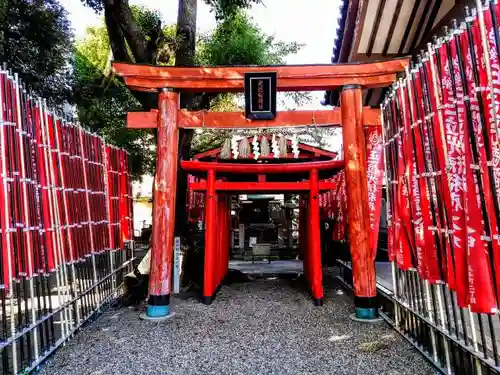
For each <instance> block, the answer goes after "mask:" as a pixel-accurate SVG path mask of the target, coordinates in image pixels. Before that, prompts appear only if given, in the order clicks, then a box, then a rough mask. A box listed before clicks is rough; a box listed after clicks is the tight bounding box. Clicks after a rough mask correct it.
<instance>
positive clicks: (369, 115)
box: [127, 107, 381, 129]
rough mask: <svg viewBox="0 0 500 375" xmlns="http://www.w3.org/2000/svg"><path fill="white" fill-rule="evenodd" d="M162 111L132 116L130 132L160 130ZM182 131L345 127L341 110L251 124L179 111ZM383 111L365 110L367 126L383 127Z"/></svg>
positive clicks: (241, 117)
mask: <svg viewBox="0 0 500 375" xmlns="http://www.w3.org/2000/svg"><path fill="white" fill-rule="evenodd" d="M157 116H158V111H157V110H152V111H150V112H129V113H128V117H127V127H128V128H129V129H148V128H156V126H157ZM178 118H179V127H181V128H184V129H200V128H216V129H217V128H219V129H240V128H243V129H247V128H269V127H296V126H309V125H310V126H341V124H342V119H341V115H340V108H333V109H331V110H321V111H284V112H278V113H277V114H276V118H275V119H274V120H272V121H250V120H247V119H246V118H245V114H244V113H243V112H207V111H198V112H190V111H184V110H181V111H179V114H178ZM380 124H381V122H380V109H378V108H370V107H364V108H363V125H364V126H380Z"/></svg>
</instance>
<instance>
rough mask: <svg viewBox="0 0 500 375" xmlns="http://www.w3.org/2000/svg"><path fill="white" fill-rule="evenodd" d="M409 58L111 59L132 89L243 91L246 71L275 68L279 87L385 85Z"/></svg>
mask: <svg viewBox="0 0 500 375" xmlns="http://www.w3.org/2000/svg"><path fill="white" fill-rule="evenodd" d="M408 63H409V59H408V58H401V59H393V60H388V61H383V62H374V63H365V64H333V65H332V64H328V65H296V66H294V65H284V66H260V67H254V66H237V67H234V66H228V67H166V66H165V67H158V66H149V65H139V64H128V63H118V62H114V63H113V70H114V72H115V73H116V74H117V75H119V76H122V77H123V78H124V80H125V83H126V84H127V85H129V86H134V89H139V90H140V89H141V88H144V89H145V90H148V91H150V90H151V89H154V88H164V87H170V88H177V89H183V90H190V91H218V92H222V91H233V92H234V91H243V88H244V74H245V73H247V72H276V73H277V75H278V82H277V86H278V87H277V88H278V90H279V91H304V90H306V91H312V90H329V89H332V88H334V87H340V86H344V85H348V84H358V85H362V86H364V87H367V88H369V87H383V86H388V85H390V84H391V83H392V82H394V80H395V79H396V74H397V73H398V72H402V71H404V69H405V67H406V66H408Z"/></svg>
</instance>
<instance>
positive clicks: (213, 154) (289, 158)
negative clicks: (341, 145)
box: [192, 136, 339, 164]
mask: <svg viewBox="0 0 500 375" xmlns="http://www.w3.org/2000/svg"><path fill="white" fill-rule="evenodd" d="M267 138H268V141H269V144H271V139H270V137H267ZM247 140H248V143H249V144H250V147H252V141H253V137H247ZM261 140H262V136H261V137H259V139H258V141H259V145H260V142H261ZM297 148H298V156H297V157H295V155H294V154H293V150H292V141H291V140H290V139H287V154H286V155H280V156H279V157H275V156H274V154H273V153H272V150H270V151H271V152H270V153H269V154H268V155H266V156H262V155H259V157H258V158H257V159H255V158H254V157H255V155H254V154H253V153H248V155H247V156H246V157H238V158H237V159H234V158H231V159H224V158H222V157H221V151H222V147H216V148H213V149H210V150H207V151H204V152H201V153H198V154H196V155H194V156H193V157H192V159H193V160H199V161H212V162H215V161H220V162H224V161H226V162H231V163H241V164H246V163H261V162H263V161H265V162H266V163H269V164H271V163H272V164H278V163H290V162H297V163H300V162H307V161H321V160H331V159H337V158H338V156H339V154H338V153H337V152H334V151H328V150H325V149H323V148H320V147H315V146H311V145H308V144H305V143H301V142H299V143H297Z"/></svg>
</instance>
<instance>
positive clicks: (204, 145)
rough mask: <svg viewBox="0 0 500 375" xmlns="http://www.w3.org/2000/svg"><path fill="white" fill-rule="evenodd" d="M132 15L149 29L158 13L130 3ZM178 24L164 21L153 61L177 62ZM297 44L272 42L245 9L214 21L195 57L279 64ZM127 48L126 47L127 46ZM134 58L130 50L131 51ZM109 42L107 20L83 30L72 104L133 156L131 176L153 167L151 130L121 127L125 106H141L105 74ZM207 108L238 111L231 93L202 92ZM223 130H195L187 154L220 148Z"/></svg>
mask: <svg viewBox="0 0 500 375" xmlns="http://www.w3.org/2000/svg"><path fill="white" fill-rule="evenodd" d="M131 9H132V13H133V16H134V18H135V20H136V22H137V24H138V25H139V27H140V28H141V30H143V32H144V33H145V34H148V33H150V32H151V30H152V29H154V28H155V27H156V26H157V25H158V23H159V22H160V20H161V18H160V15H159V14H158V13H157V12H155V11H153V10H150V9H148V8H145V7H131ZM176 38H177V37H176V28H175V26H173V25H168V26H165V27H163V28H162V39H163V40H164V41H165V42H164V45H163V47H162V50H161V51H160V52H159V53H158V55H157V63H158V64H164V65H173V64H174V63H175V53H176V48H177V46H178V45H179V43H180V42H179V41H178V40H176ZM300 47H301V46H300V45H299V44H297V43H284V42H280V41H276V40H275V39H274V38H273V37H269V36H267V35H265V34H264V33H263V32H262V31H261V30H260V29H259V28H258V27H257V26H256V25H255V24H254V23H253V22H252V20H251V18H250V17H249V16H248V15H246V14H245V13H243V12H238V13H235V14H234V15H233V16H232V17H229V18H225V19H223V20H220V21H218V24H217V27H216V28H215V30H213V31H212V32H207V33H205V34H203V35H201V36H200V37H199V38H198V41H197V44H196V55H195V61H196V62H197V63H198V64H202V65H248V64H257V65H270V64H282V63H283V62H284V58H285V56H287V55H288V54H290V53H294V52H296V51H298V50H299V48H300ZM129 53H130V51H129ZM130 59H133V54H130ZM110 60H111V55H110V43H109V35H108V32H107V29H106V27H105V25H104V24H103V25H102V26H100V27H92V28H89V29H88V30H87V34H86V37H85V39H84V40H83V41H81V42H79V43H77V45H76V54H75V63H74V73H75V86H74V93H75V103H76V104H77V110H78V118H79V120H80V122H81V123H82V124H83V125H84V126H86V127H88V128H90V129H91V130H93V131H97V132H99V133H100V134H101V135H103V136H104V137H105V138H106V140H107V141H108V142H111V143H114V144H116V145H118V146H120V147H124V148H126V149H127V150H128V151H129V152H130V153H131V156H132V158H131V159H132V162H133V165H132V166H133V175H134V177H135V178H138V177H139V176H141V175H142V174H144V173H146V172H149V173H152V171H153V169H154V163H153V160H154V142H155V138H154V136H153V134H154V133H153V132H147V131H143V130H141V131H132V130H125V129H124V128H125V116H126V113H127V112H128V111H131V110H134V109H135V110H139V109H140V108H141V103H140V102H139V101H137V100H136V97H135V96H134V95H132V94H131V93H130V92H129V91H128V89H127V87H126V86H125V85H124V84H123V83H122V81H121V80H120V79H118V78H115V77H112V78H109V76H108V74H109V71H110V70H109V69H110ZM204 100H205V101H206V103H207V107H206V108H207V109H208V108H210V109H211V110H215V111H236V110H242V108H240V107H238V104H237V101H236V100H235V96H234V95H233V94H206V95H205V97H204ZM226 135H227V132H226V131H221V130H208V131H204V132H203V133H196V134H194V138H193V144H192V149H191V150H190V153H191V154H195V153H198V152H203V151H205V150H206V149H208V148H211V147H218V146H220V144H221V143H222V142H223V140H224V137H225V136H226Z"/></svg>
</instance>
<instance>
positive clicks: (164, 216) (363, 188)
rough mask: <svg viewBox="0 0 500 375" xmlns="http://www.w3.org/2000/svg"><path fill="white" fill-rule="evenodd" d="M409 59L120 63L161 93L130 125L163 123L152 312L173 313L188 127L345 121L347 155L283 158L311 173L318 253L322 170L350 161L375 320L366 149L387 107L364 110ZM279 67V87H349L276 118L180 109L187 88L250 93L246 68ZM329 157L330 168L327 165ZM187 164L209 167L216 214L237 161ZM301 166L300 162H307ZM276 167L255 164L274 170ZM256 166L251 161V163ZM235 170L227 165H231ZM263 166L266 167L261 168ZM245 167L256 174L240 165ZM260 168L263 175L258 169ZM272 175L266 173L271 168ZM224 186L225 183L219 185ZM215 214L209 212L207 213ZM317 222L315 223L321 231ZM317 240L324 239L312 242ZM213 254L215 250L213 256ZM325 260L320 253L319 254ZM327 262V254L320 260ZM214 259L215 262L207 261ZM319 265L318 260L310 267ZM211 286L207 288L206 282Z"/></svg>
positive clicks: (368, 302) (359, 272)
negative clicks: (367, 93) (367, 97)
mask: <svg viewBox="0 0 500 375" xmlns="http://www.w3.org/2000/svg"><path fill="white" fill-rule="evenodd" d="M408 63H409V59H407V58H403V59H395V60H390V61H385V62H376V63H368V64H342V65H306V66H302V65H301V66H293V65H287V66H265V67H158V66H148V65H138V64H126V63H116V62H115V63H113V69H114V71H115V73H116V74H118V75H120V76H122V77H123V78H124V80H125V83H126V84H127V85H128V86H129V88H130V89H132V90H139V91H147V92H157V91H160V94H159V99H158V109H157V110H153V111H151V112H139V113H129V116H128V127H129V128H135V129H138V128H157V129H158V138H157V160H156V175H155V185H154V192H153V199H154V212H153V240H152V255H151V271H150V285H149V299H148V308H147V316H149V317H152V318H155V317H164V316H167V315H168V313H169V304H170V292H171V279H172V277H171V275H172V258H173V246H174V223H175V201H176V200H175V195H176V186H177V181H176V179H177V168H178V167H179V160H178V141H179V129H180V128H190V129H196V128H204V127H206V128H233V129H234V128H264V127H286V126H292V127H293V126H304V125H306V124H309V123H312V122H314V125H315V126H331V125H340V126H342V129H343V132H342V134H343V142H344V160H343V161H340V162H339V161H335V160H331V161H326V162H319V164H318V162H308V163H300V164H293V163H287V164H280V165H279V168H280V172H282V171H290V170H294V169H297V168H300V169H301V171H308V172H309V173H310V180H309V183H308V184H309V186H308V187H304V188H305V189H307V190H309V192H310V201H309V207H308V215H309V220H311V221H312V222H313V224H315V225H316V224H317V225H316V226H317V227H318V228H317V233H315V232H314V233H309V235H308V236H307V237H308V244H309V246H312V247H313V249H311V250H310V251H312V252H313V253H316V251H315V250H316V249H315V248H316V247H317V246H319V245H318V244H319V201H318V192H319V190H320V183H319V178H318V171H319V170H320V169H322V168H332V169H335V168H339V167H343V166H345V171H346V184H347V207H348V217H349V223H348V228H349V239H350V250H351V254H352V264H353V282H354V293H355V301H354V302H355V308H356V316H357V317H358V318H360V319H371V318H374V317H376V316H377V307H378V305H377V302H376V280H375V263H374V259H373V256H372V254H371V250H370V224H369V212H368V211H369V210H368V194H367V180H366V150H365V140H364V133H363V126H364V125H379V124H380V111H379V110H378V109H371V108H363V106H362V90H363V88H376V87H386V86H389V85H391V84H392V82H394V81H395V80H396V75H397V73H400V72H403V71H404V69H405V68H406V67H407V66H408ZM253 72H261V73H264V72H276V74H277V90H278V91H313V90H332V89H341V90H342V93H341V106H340V108H334V109H333V110H329V111H326V110H324V111H287V112H280V113H278V114H277V116H276V118H275V119H274V120H270V121H267V120H266V121H263V120H261V121H250V120H247V119H246V118H245V116H244V114H243V113H239V112H238V113H221V112H205V111H202V112H189V111H184V110H180V108H179V92H180V91H190V92H242V91H243V90H244V77H245V73H253ZM325 163H326V166H325ZM181 166H182V168H185V169H186V170H197V171H200V170H203V171H205V172H206V173H207V182H206V186H205V189H206V191H207V194H206V200H207V203H206V209H207V213H212V217H214V218H215V217H216V215H217V214H216V210H217V208H216V203H215V200H216V197H215V192H216V188H217V181H216V173H217V170H216V169H219V171H220V170H221V169H225V168H230V169H229V171H230V172H237V173H238V171H236V170H235V169H234V168H238V167H236V166H234V165H232V166H224V165H213V164H211V165H203V163H202V162H198V161H182V162H181ZM299 166H300V167H299ZM269 167H272V165H265V166H263V165H260V166H257V165H252V168H257V169H258V168H261V169H262V168H265V171H267V172H271V171H270V170H269ZM248 168H249V166H248V165H245V169H248ZM226 171H227V170H226ZM260 172H262V170H261V171H260ZM239 173H248V172H244V171H239ZM254 173H259V172H258V171H257V172H254ZM264 173H265V172H264ZM219 188H220V186H219ZM207 216H209V215H207ZM315 225H311V229H312V230H314V227H315ZM207 232H208V233H207V237H206V238H207V239H208V240H209V243H211V242H215V241H216V239H215V232H214V228H213V227H209V226H208V223H207ZM311 237H312V238H313V239H314V238H317V241H316V243H315V242H314V241H309V239H310V238H311ZM210 256H211V255H210V254H209V257H210ZM316 258H317V257H316ZM319 262H320V263H319V265H320V266H321V260H319ZM205 264H207V260H206V261H205ZM308 267H312V268H313V269H314V271H313V272H316V273H317V272H321V269H319V270H318V267H317V260H313V264H312V265H311V264H310V265H308ZM204 288H205V286H204ZM206 289H207V290H205V291H204V297H211V295H207V293H210V290H212V289H213V282H212V283H211V284H210V285H209V286H208V287H206ZM313 296H314V298H315V299H317V298H320V299H322V298H323V295H322V287H321V288H320V289H319V288H318V289H317V291H316V295H315V292H314V291H313Z"/></svg>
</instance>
